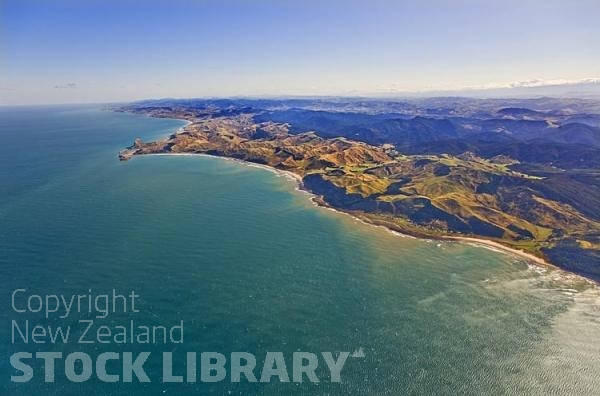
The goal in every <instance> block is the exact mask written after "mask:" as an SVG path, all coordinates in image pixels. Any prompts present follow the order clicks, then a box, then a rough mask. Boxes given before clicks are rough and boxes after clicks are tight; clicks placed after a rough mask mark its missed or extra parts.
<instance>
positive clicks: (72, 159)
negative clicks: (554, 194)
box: [0, 106, 600, 395]
mask: <svg viewBox="0 0 600 396" xmlns="http://www.w3.org/2000/svg"><path fill="white" fill-rule="evenodd" d="M181 125H183V123H182V122H181V121H177V120H165V119H151V118H148V117H144V116H137V115H131V114H122V113H114V112H109V111H103V110H101V109H99V108H96V107H81V106H79V107H37V108H2V109H0V138H1V142H2V144H1V145H0V306H1V309H0V372H2V377H1V378H0V394H15V395H31V394H38V395H46V394H48V395H50V394H51V395H77V394H82V393H85V394H87V395H104V394H144V395H147V394H205V393H209V392H212V393H215V394H229V393H231V394H240V393H241V394H339V395H346V394H367V395H368V394H392V395H395V394H423V395H426V394H440V395H456V394H473V395H502V394H506V395H514V394H523V395H547V394H569V395H586V394H594V393H596V392H598V389H600V343H599V342H598V340H599V339H600V297H599V292H598V289H597V288H595V287H592V286H591V285H590V284H588V283H587V282H586V281H583V280H581V279H580V278H578V277H575V276H570V275H568V274H565V273H563V272H560V271H556V270H543V269H539V268H535V267H532V266H529V265H527V263H526V262H523V261H522V260H520V259H518V258H515V257H511V256H509V255H505V254H501V253H498V252H493V251H490V250H488V249H484V248H481V247H474V246H469V245H465V244H459V243H437V242H431V241H422V240H417V239H412V238H405V237H399V236H397V235H393V234H392V233H390V232H387V231H385V230H383V229H380V228H376V227H371V226H368V225H365V224H362V223H360V222H358V221H356V220H354V219H353V218H351V217H349V216H347V215H344V214H340V213H336V212H332V211H329V210H327V209H324V208H317V207H315V206H314V205H313V204H312V203H311V202H310V200H309V199H308V196H307V195H306V194H305V193H302V192H298V191H296V189H295V184H294V182H293V181H290V180H289V179H287V178H285V177H282V176H279V175H277V174H275V173H272V172H270V171H267V170H264V169H260V168H256V167H250V166H246V165H243V164H240V163H236V162H233V161H228V160H224V159H219V158H209V157H201V156H193V157H192V156H172V157H167V156H153V157H142V158H135V159H133V160H131V161H129V162H125V163H122V162H119V161H118V160H117V153H118V150H119V149H121V148H122V147H124V146H126V145H129V144H131V142H132V141H133V138H134V137H136V136H141V137H142V138H143V139H144V140H149V139H152V138H156V137H158V136H163V135H166V134H168V133H171V132H173V131H174V130H175V129H177V128H178V127H180V126H181ZM16 289H26V290H27V291H26V292H23V293H22V294H20V295H21V296H28V295H32V294H36V295H41V296H45V295H48V294H50V295H61V294H62V295H65V296H71V295H85V294H89V290H90V289H91V290H92V295H93V296H95V295H98V294H110V293H111V292H112V290H113V289H116V291H117V292H118V293H120V294H129V293H130V292H131V291H135V293H136V294H137V295H139V296H140V297H139V298H138V301H137V305H136V308H138V309H139V311H140V312H138V313H132V312H127V313H123V312H116V313H113V312H111V313H110V314H109V315H108V317H107V318H105V319H95V316H96V313H95V312H92V313H89V312H87V311H85V312H83V313H71V314H70V315H69V316H68V317H67V318H65V319H60V318H58V317H57V316H56V315H50V318H48V319H46V318H45V317H44V315H43V312H42V314H40V313H17V312H15V311H14V310H13V308H12V306H11V295H12V293H13V291H14V290H16ZM19 304H21V305H20V306H26V304H27V301H26V297H24V298H21V299H20V300H19ZM88 319H92V320H95V323H96V325H95V326H94V327H93V329H94V331H95V330H96V329H97V327H99V326H100V325H107V326H109V327H111V328H114V327H115V326H119V325H123V326H128V325H129V323H130V320H134V321H135V323H136V326H137V324H141V325H147V326H153V325H155V326H157V325H162V326H165V327H171V326H175V325H179V324H180V321H181V320H183V321H184V342H183V343H182V344H172V343H167V344H163V343H159V344H151V345H140V344H115V343H110V344H98V343H94V344H77V343H76V341H77V340H76V339H72V340H69V342H67V343H60V342H58V343H54V344H52V343H46V344H35V343H32V342H31V341H30V342H29V343H24V342H22V340H20V339H19V338H17V339H16V341H15V342H14V343H13V342H12V341H13V339H12V333H11V330H12V329H13V327H12V321H13V320H15V321H17V322H18V323H19V324H20V325H23V323H24V322H25V320H29V321H30V325H31V327H33V326H35V325H36V324H40V325H42V326H46V327H47V326H51V327H53V328H55V327H56V326H62V327H66V326H71V328H72V331H73V334H77V335H79V334H80V333H81V331H82V330H83V328H84V327H86V325H84V324H82V323H80V322H79V320H88ZM359 348H362V350H363V351H364V354H365V357H364V358H348V362H347V363H346V365H345V366H344V368H343V370H342V374H341V376H342V383H331V382H330V381H329V370H327V368H326V366H325V362H324V361H323V359H321V360H320V361H319V366H318V368H317V371H316V373H317V375H318V376H319V378H320V379H321V381H320V383H318V384H313V383H310V382H307V380H306V377H305V379H304V382H303V383H302V384H296V383H279V382H278V381H277V380H275V379H274V380H273V381H272V382H271V383H265V384H260V383H259V384H255V383H248V382H247V381H246V380H245V379H243V380H242V382H241V383H232V382H231V380H230V378H229V376H228V377H226V378H225V380H223V381H221V382H218V383H200V382H197V383H162V382H161V378H162V367H163V365H162V360H161V354H162V353H163V352H173V360H174V371H175V372H176V374H181V373H184V372H185V353H186V352H198V354H199V353H200V352H205V351H210V352H220V353H223V354H224V355H225V356H227V357H228V358H229V354H230V353H231V352H233V351H240V352H251V353H253V354H254V355H255V356H256V357H257V363H258V368H257V369H256V370H255V375H256V376H257V377H259V378H260V369H261V368H262V361H263V360H264V356H265V354H266V352H267V351H281V352H283V353H284V356H285V358H286V363H287V364H288V371H289V373H290V377H291V366H292V362H291V356H292V353H293V352H294V351H306V352H312V353H316V354H320V352H322V351H332V352H338V351H350V352H352V351H355V350H357V349H359ZM36 351H59V352H62V353H63V357H64V356H66V355H67V354H69V353H71V352H85V353H88V354H89V355H90V356H92V357H94V358H95V357H96V356H98V355H99V354H100V353H102V352H107V351H109V352H119V353H120V352H134V353H135V354H137V353H139V352H142V351H148V352H151V357H150V358H148V361H147V362H146V363H145V364H144V369H145V371H146V373H147V374H148V377H149V378H150V379H151V382H150V383H144V384H142V383H139V382H137V381H136V380H135V379H134V382H133V383H123V382H116V383H104V382H101V381H99V380H98V379H97V378H96V377H95V376H92V378H91V379H90V380H88V381H86V382H82V383H74V382H71V381H69V380H67V379H66V377H65V373H64V364H63V360H57V361H56V374H55V382H52V383H46V382H44V374H43V362H42V361H41V360H40V361H35V362H34V361H33V360H32V361H30V362H31V364H30V365H31V366H32V367H33V369H34V377H33V378H32V379H31V380H30V381H29V382H25V383H14V382H11V380H10V375H18V374H20V372H19V371H17V370H15V369H13V368H12V366H11V365H10V362H9V358H10V356H11V355H12V354H13V353H15V352H36ZM120 370H121V364H120V363H119V362H117V361H112V362H111V363H109V364H108V365H107V371H109V372H110V373H119V372H120ZM198 379H199V377H198Z"/></svg>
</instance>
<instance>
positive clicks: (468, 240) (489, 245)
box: [135, 153, 596, 284]
mask: <svg viewBox="0 0 600 396" xmlns="http://www.w3.org/2000/svg"><path fill="white" fill-rule="evenodd" d="M135 156H165V157H167V156H190V157H192V156H201V157H211V158H220V159H222V160H226V161H232V162H236V163H239V164H242V165H245V166H249V167H254V168H259V169H264V170H266V171H269V172H271V173H275V174H277V175H281V176H284V177H286V178H288V179H290V180H292V181H294V182H295V183H296V188H297V190H298V191H302V192H304V193H307V194H309V195H310V198H309V199H310V201H311V202H312V203H313V204H314V205H315V206H318V207H320V208H324V209H328V210H332V211H334V212H337V213H340V214H344V215H347V216H350V217H352V218H353V219H355V220H357V221H360V222H361V223H363V224H365V225H369V226H371V227H377V228H383V229H385V230H386V231H389V232H391V233H392V234H393V235H395V236H398V237H402V238H413V239H420V240H424V241H428V240H429V241H433V240H437V241H445V242H458V243H464V244H468V245H471V246H476V247H480V248H484V249H489V250H492V251H494V252H497V253H502V254H507V255H512V256H516V257H518V258H520V259H523V260H526V261H528V262H530V263H531V264H534V265H536V266H538V267H550V268H552V269H554V270H560V271H564V270H562V269H561V268H560V267H558V266H556V265H554V264H552V263H550V262H548V261H546V260H544V259H543V258H541V257H538V256H535V255H533V254H531V253H527V252H524V251H522V250H518V249H514V248H511V247H508V246H505V245H503V244H501V243H499V242H496V241H492V240H488V239H483V238H477V237H469V236H453V235H439V236H422V235H413V234H410V233H407V232H406V231H399V230H397V229H394V228H393V227H391V226H389V225H386V224H384V223H383V222H376V221H374V220H373V219H371V218H369V217H367V216H361V215H360V214H359V213H352V212H346V211H344V210H341V209H338V208H333V207H331V206H330V205H328V204H327V203H326V202H324V201H323V199H321V197H319V196H317V195H315V194H313V193H312V192H310V191H308V190H306V189H305V188H304V185H303V183H302V176H300V175H298V174H296V173H293V172H290V171H287V170H282V169H277V168H273V167H271V166H268V165H263V164H257V163H254V162H249V161H244V160H241V159H238V158H231V157H223V156H219V155H212V154H205V153H151V154H137V155H135ZM575 275H578V274H575ZM578 276H580V275H578ZM580 277H581V278H583V279H586V280H588V281H589V282H591V283H593V284H596V282H594V281H593V280H592V279H588V278H585V277H582V276H580Z"/></svg>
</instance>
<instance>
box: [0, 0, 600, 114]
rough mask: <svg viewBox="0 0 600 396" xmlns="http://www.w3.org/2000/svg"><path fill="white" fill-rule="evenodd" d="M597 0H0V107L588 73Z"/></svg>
mask: <svg viewBox="0 0 600 396" xmlns="http://www.w3.org/2000/svg"><path fill="white" fill-rule="evenodd" d="M599 18H600V0H590V1H586V0H570V1H554V0H539V1H535V0H520V1H512V0H503V1H484V0H481V1H475V0H471V1H467V0H464V1H460V0H455V1H441V0H440V1H428V0H421V1H401V0H398V1H392V0H388V1H383V0H381V1H377V0H368V1H367V0H363V1H351V0H350V1H328V0H321V1H312V0H303V1H296V0H285V1H283V0H282V1H276V0H270V1H261V0H253V1H242V0H238V1H227V0H221V1H212V0H205V1H202V0H198V1H192V0H187V1H186V0H171V1H166V0H145V1H141V0H140V1H134V0H114V1H108V0H107V1H101V0H77V1H75V0H71V1H63V0H35V1H34V0H0V104H43V103H78V102H82V103H83V102H120V101H131V100H137V99H146V98H163V97H216V96H290V95H377V94H381V95H387V94H393V93H396V92H420V91H429V90H456V89H463V88H473V87H475V88H477V87H496V86H506V85H507V84H515V83H517V84H518V82H521V81H525V82H527V81H541V82H542V83H543V82H544V81H567V82H569V81H578V80H582V79H589V78H598V77H600V23H599V22H598V20H599Z"/></svg>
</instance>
